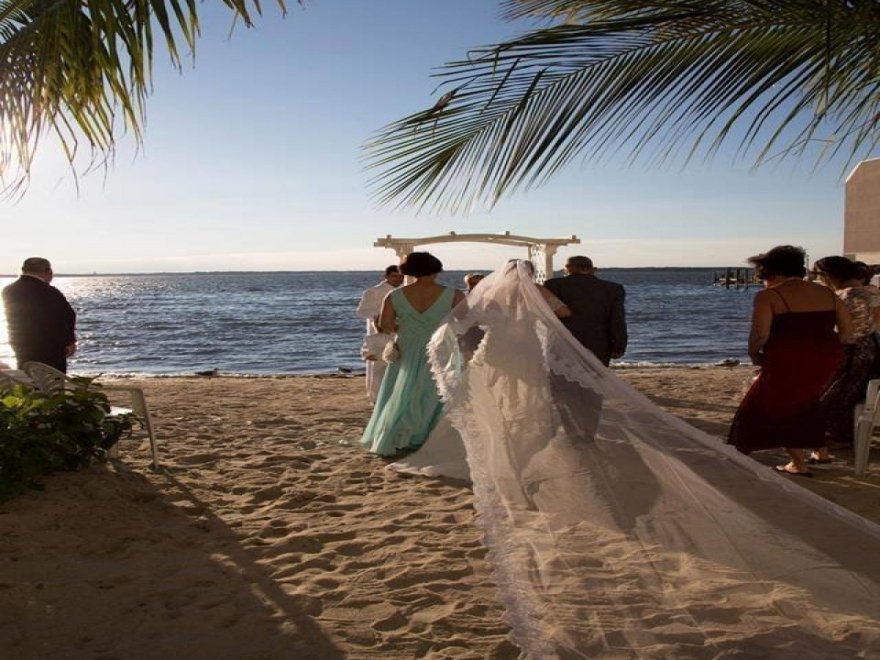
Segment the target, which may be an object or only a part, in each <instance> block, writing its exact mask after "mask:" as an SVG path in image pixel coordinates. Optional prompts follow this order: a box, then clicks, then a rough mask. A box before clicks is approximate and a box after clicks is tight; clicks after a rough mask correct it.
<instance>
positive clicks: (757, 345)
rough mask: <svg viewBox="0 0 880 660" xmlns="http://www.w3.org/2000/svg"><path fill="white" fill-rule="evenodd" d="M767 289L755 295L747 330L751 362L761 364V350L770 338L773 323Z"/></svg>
mask: <svg viewBox="0 0 880 660" xmlns="http://www.w3.org/2000/svg"><path fill="white" fill-rule="evenodd" d="M767 293H768V292H767V291H761V292H760V293H758V294H757V295H755V303H754V307H753V308H752V328H751V331H750V332H749V357H750V358H751V359H752V364H757V365H760V364H761V357H762V356H761V350H762V349H763V348H764V345H765V344H766V343H767V340H768V339H770V326H772V325H773V307H772V306H771V305H770V299H769V297H768V296H767Z"/></svg>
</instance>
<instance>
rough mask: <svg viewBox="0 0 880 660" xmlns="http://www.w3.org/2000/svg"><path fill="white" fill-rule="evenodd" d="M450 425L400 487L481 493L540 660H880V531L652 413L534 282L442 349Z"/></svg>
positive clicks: (495, 285)
mask: <svg viewBox="0 0 880 660" xmlns="http://www.w3.org/2000/svg"><path fill="white" fill-rule="evenodd" d="M428 350H429V355H430V357H431V362H432V365H433V369H434V374H435V378H436V380H437V384H438V387H439V389H440V391H441V393H442V396H443V398H444V401H445V409H444V421H443V424H442V425H441V426H438V429H437V430H436V431H435V433H434V435H432V436H431V437H430V438H429V440H428V441H427V442H426V443H425V445H424V446H423V447H422V448H421V449H420V450H419V451H418V452H416V453H414V454H412V455H411V456H409V457H407V458H405V459H404V460H402V461H399V462H398V463H397V464H393V465H392V466H390V469H396V470H399V471H405V472H413V473H419V474H426V475H430V476H449V477H453V478H458V479H467V478H468V477H470V479H471V481H472V483H473V491H474V502H475V507H476V509H477V512H478V520H479V524H480V525H481V527H482V529H483V531H484V533H485V540H486V544H487V546H488V547H489V550H490V554H489V558H490V560H491V562H492V566H493V577H494V580H495V582H496V583H497V585H498V588H499V593H500V598H501V599H502V601H503V604H504V605H505V608H506V612H507V614H506V620H507V623H508V624H509V625H510V627H511V630H512V636H513V640H514V641H515V643H516V644H517V645H518V646H519V647H520V648H521V649H522V652H523V655H524V656H525V657H529V658H675V659H676V660H679V659H683V658H734V657H735V658H749V659H751V658H768V659H771V658H772V659H773V660H777V659H779V658H796V659H797V660H806V659H808V658H816V659H822V660H825V659H827V658H880V527H878V526H877V525H875V524H873V523H871V522H869V521H867V520H865V519H864V518H861V517H860V516H857V515H855V514H853V513H851V512H849V511H847V510H845V509H843V508H841V507H838V506H836V505H835V504H833V503H831V502H828V501H826V500H824V499H822V498H820V497H818V496H816V495H814V494H812V493H810V492H809V491H806V490H804V489H802V488H800V487H799V486H797V485H796V484H793V483H791V482H790V481H789V480H787V479H786V478H785V477H782V476H780V475H777V474H775V473H774V472H773V471H771V470H768V469H767V468H766V467H765V466H763V465H761V464H759V463H756V462H755V461H753V460H751V459H749V458H748V457H746V456H743V455H741V454H739V453H738V452H736V451H735V450H734V449H733V448H732V447H730V446H728V445H725V444H723V443H722V442H721V441H719V440H718V439H717V438H713V437H711V436H708V435H707V434H705V433H703V432H701V431H699V430H697V429H695V428H693V427H691V426H689V425H688V424H686V423H684V422H683V421H682V420H680V419H678V418H676V417H674V416H672V415H670V414H668V413H666V412H665V411H663V410H662V409H661V408H659V407H658V406H656V405H654V404H652V403H651V402H650V401H649V400H648V399H646V398H645V397H644V396H642V395H641V394H639V393H638V392H636V391H635V390H634V389H632V388H631V387H629V386H628V385H627V384H625V383H624V382H622V381H621V380H620V379H618V378H617V377H616V376H614V374H613V373H612V372H611V371H609V370H608V369H606V368H605V367H604V366H603V365H602V364H601V363H600V362H599V361H598V360H597V359H596V358H595V357H594V356H593V355H592V354H591V353H589V351H587V350H585V349H584V348H583V347H582V346H581V345H580V344H579V343H578V342H577V341H576V340H574V338H573V337H572V336H571V335H570V334H569V333H568V332H567V331H566V330H565V328H564V327H563V326H562V324H561V323H559V321H558V320H557V319H556V317H555V316H554V315H553V314H552V312H551V311H550V309H549V308H548V307H547V304H546V302H545V301H544V300H543V298H542V297H541V296H540V294H539V292H538V291H537V289H536V288H535V286H534V284H533V283H532V281H531V278H530V273H529V271H528V269H527V268H526V267H524V266H523V265H520V264H517V263H510V264H507V265H505V267H503V268H502V269H501V270H499V271H496V272H495V273H493V274H492V275H491V276H490V277H488V278H486V279H485V280H483V281H482V282H481V283H480V285H479V286H478V287H476V288H475V290H474V291H473V292H472V293H471V294H470V295H469V297H468V299H467V301H466V302H465V303H463V304H462V305H460V306H459V307H458V308H456V310H455V311H454V312H453V314H452V316H451V317H450V319H449V321H448V322H447V323H446V324H445V325H444V326H442V327H441V328H440V329H439V330H438V331H437V333H436V334H435V335H434V337H433V339H432V341H431V343H430V345H429V348H428Z"/></svg>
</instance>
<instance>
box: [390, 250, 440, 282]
mask: <svg viewBox="0 0 880 660" xmlns="http://www.w3.org/2000/svg"><path fill="white" fill-rule="evenodd" d="M442 270H443V264H442V263H441V262H440V260H439V259H438V258H437V257H435V256H434V255H433V254H431V253H430V252H410V253H409V254H408V255H406V256H405V257H404V258H403V261H402V262H401V264H400V272H401V273H403V274H404V275H409V276H410V277H424V276H425V275H434V274H435V273H439V272H441V271H442Z"/></svg>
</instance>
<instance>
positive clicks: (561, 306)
mask: <svg viewBox="0 0 880 660" xmlns="http://www.w3.org/2000/svg"><path fill="white" fill-rule="evenodd" d="M538 291H540V292H541V295H542V296H544V300H546V301H547V304H548V305H550V309H551V310H552V311H553V313H554V314H556V316H557V317H558V318H561V319H567V318H568V317H569V316H571V308H569V306H568V305H566V304H565V303H564V302H562V301H561V300H560V299H559V298H557V297H556V294H554V293H553V292H552V291H551V290H550V289H548V288H547V287H545V286H538Z"/></svg>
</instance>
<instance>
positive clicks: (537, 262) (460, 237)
mask: <svg viewBox="0 0 880 660" xmlns="http://www.w3.org/2000/svg"><path fill="white" fill-rule="evenodd" d="M580 242H581V239H579V238H578V237H577V236H575V235H574V234H572V235H571V238H534V237H531V236H515V235H513V234H511V233H510V232H509V231H506V232H504V233H503V234H456V233H455V232H454V231H451V232H449V233H448V234H442V235H440V236H427V237H425V238H392V236H391V234H388V235H386V236H385V237H384V238H379V239H376V242H375V243H373V247H383V248H388V249H390V250H394V252H395V253H396V254H397V256H398V258H400V259H403V258H404V257H405V256H406V255H408V254H410V253H412V252H413V251H414V250H415V248H416V246H419V245H431V244H433V243H496V244H498V245H515V246H522V247H525V248H526V250H527V254H528V260H529V261H531V262H532V264H533V265H534V266H535V281H536V282H539V283H540V282H543V281H544V280H545V279H547V278H548V277H552V276H553V257H554V255H555V254H556V251H557V250H558V249H559V248H560V247H561V246H563V245H573V244H578V243H580Z"/></svg>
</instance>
